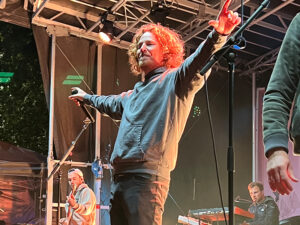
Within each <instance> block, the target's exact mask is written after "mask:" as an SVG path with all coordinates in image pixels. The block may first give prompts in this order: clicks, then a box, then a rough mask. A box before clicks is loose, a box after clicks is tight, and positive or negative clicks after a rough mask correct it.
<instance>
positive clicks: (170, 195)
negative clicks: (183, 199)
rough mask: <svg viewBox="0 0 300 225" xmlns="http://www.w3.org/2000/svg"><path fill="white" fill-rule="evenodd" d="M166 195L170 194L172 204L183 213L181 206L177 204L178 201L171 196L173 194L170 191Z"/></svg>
mask: <svg viewBox="0 0 300 225" xmlns="http://www.w3.org/2000/svg"><path fill="white" fill-rule="evenodd" d="M168 195H169V196H170V198H171V199H172V200H173V202H174V204H175V205H176V207H177V208H178V209H179V211H181V213H182V214H183V215H184V214H185V213H184V211H183V210H182V208H181V207H180V206H179V205H178V203H177V202H176V201H175V199H174V198H173V196H172V195H171V194H170V192H169V193H168Z"/></svg>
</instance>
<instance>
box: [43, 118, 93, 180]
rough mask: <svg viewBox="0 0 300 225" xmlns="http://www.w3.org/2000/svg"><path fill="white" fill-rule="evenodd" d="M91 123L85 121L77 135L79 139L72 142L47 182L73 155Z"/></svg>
mask: <svg viewBox="0 0 300 225" xmlns="http://www.w3.org/2000/svg"><path fill="white" fill-rule="evenodd" d="M90 123H91V121H90V120H88V122H86V121H84V125H83V127H82V129H81V131H80V132H79V134H78V135H77V137H76V138H75V140H74V141H72V143H71V146H70V147H69V149H68V151H67V152H66V153H65V155H64V156H63V158H62V159H61V160H60V161H59V162H58V163H57V164H56V165H55V167H54V168H53V170H52V172H51V173H50V175H49V176H48V178H47V182H48V181H49V179H50V178H51V177H52V176H53V175H54V174H55V173H56V172H57V171H58V170H59V168H60V167H61V165H63V164H64V162H65V161H66V159H67V158H68V156H69V155H70V154H71V152H72V151H73V149H74V147H75V144H76V142H77V141H78V139H79V137H80V136H81V135H82V134H83V132H84V131H85V130H86V129H87V128H88V126H89V125H90Z"/></svg>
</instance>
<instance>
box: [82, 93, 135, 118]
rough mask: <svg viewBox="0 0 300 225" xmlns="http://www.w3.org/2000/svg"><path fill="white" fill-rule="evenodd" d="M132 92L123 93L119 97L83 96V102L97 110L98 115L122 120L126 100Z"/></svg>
mask: <svg viewBox="0 0 300 225" xmlns="http://www.w3.org/2000/svg"><path fill="white" fill-rule="evenodd" d="M131 92H132V91H128V92H123V93H121V94H120V95H108V96H104V95H89V94H86V95H85V96H84V102H85V103H87V104H90V105H92V106H94V107H95V108H97V109H98V111H99V112H100V113H103V114H107V115H108V116H110V117H111V118H113V119H118V120H120V119H121V118H122V113H123V109H124V106H125V102H126V100H127V99H128V98H129V96H130V94H131Z"/></svg>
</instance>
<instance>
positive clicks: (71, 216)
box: [60, 168, 96, 225]
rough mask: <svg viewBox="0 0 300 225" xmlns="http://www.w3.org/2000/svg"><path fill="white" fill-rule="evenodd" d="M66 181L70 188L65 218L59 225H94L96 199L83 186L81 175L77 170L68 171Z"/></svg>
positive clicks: (89, 190) (87, 188) (88, 189)
mask: <svg viewBox="0 0 300 225" xmlns="http://www.w3.org/2000/svg"><path fill="white" fill-rule="evenodd" d="M68 181H69V185H70V187H71V188H72V191H71V193H70V194H69V196H68V197H67V203H66V215H67V217H66V218H62V219H60V224H61V225H95V224H96V221H95V220H96V197H95V194H94V192H93V191H92V190H91V189H90V188H89V187H88V186H87V184H85V182H84V178H83V173H82V171H81V170H79V169H77V168H72V169H70V170H69V171H68Z"/></svg>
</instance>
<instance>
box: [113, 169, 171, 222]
mask: <svg viewBox="0 0 300 225" xmlns="http://www.w3.org/2000/svg"><path fill="white" fill-rule="evenodd" d="M111 190H112V193H111V194H112V196H111V200H110V202H111V209H110V221H111V225H161V224H162V214H163V211H164V204H165V201H166V198H167V194H168V190H169V182H168V181H163V180H161V179H158V177H157V176H151V175H149V174H120V175H115V177H114V182H113V184H112V189H111Z"/></svg>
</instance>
